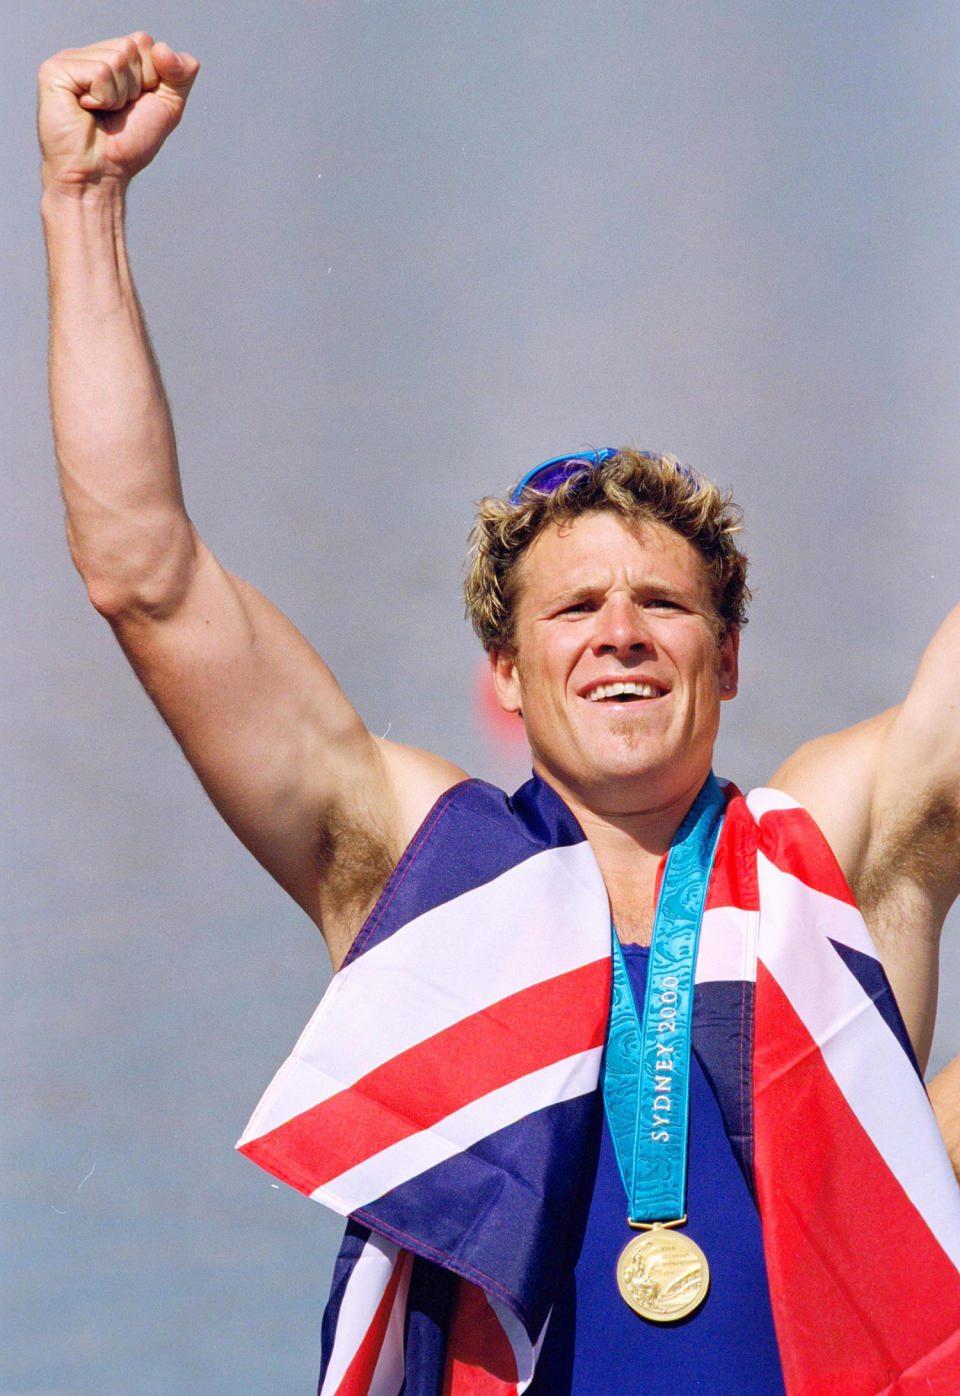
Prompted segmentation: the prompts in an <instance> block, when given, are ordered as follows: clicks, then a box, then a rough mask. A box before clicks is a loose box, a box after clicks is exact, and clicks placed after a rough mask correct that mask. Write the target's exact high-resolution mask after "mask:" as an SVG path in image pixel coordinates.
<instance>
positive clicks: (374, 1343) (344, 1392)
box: [333, 1251, 412, 1396]
mask: <svg viewBox="0 0 960 1396" xmlns="http://www.w3.org/2000/svg"><path fill="white" fill-rule="evenodd" d="M411 1263H412V1257H411V1255H410V1253H409V1251H401V1252H400V1253H399V1255H398V1257H397V1263H396V1265H395V1266H394V1267H393V1274H392V1275H391V1276H390V1278H389V1280H388V1281H387V1285H386V1288H385V1289H384V1291H383V1298H382V1299H381V1300H380V1303H379V1304H378V1305H377V1312H376V1313H375V1314H374V1316H373V1321H372V1322H371V1324H370V1327H369V1328H368V1329H367V1331H366V1333H365V1334H364V1336H363V1341H362V1342H361V1343H360V1346H359V1347H358V1348H357V1350H356V1352H355V1353H354V1355H353V1359H352V1360H351V1363H350V1366H349V1367H348V1368H347V1370H346V1371H345V1372H344V1374H343V1378H342V1380H341V1381H340V1384H339V1386H338V1387H337V1389H336V1391H335V1392H334V1393H333V1396H368V1392H369V1390H370V1383H371V1381H372V1380H373V1374H374V1372H375V1371H376V1368H377V1363H378V1361H379V1360H380V1352H381V1350H382V1348H383V1340H384V1338H385V1337H386V1335H387V1327H388V1326H389V1323H390V1315H391V1313H392V1312H393V1306H394V1303H395V1302H396V1298H397V1289H398V1288H399V1286H400V1281H401V1280H402V1279H403V1276H404V1274H405V1272H406V1271H407V1270H408V1269H409V1267H410V1265H411Z"/></svg>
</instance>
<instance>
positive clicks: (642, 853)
mask: <svg viewBox="0 0 960 1396" xmlns="http://www.w3.org/2000/svg"><path fill="white" fill-rule="evenodd" d="M539 774H540V775H541V777H542V778H543V779H544V780H545V781H547V783H548V784H549V785H552V786H553V788H554V789H555V790H556V791H557V793H558V794H559V795H560V796H561V797H562V799H563V800H564V802H565V803H566V804H567V805H568V806H569V808H570V810H571V811H572V813H573V814H574V815H576V817H577V820H578V821H579V823H580V826H581V828H582V829H583V832H584V834H585V835H586V837H587V840H588V842H589V843H590V847H591V848H592V849H593V853H594V856H595V858H596V860H597V863H598V865H599V868H600V872H601V873H602V875H603V880H604V883H605V884H606V888H607V895H608V897H609V898H610V910H611V914H612V917H613V923H614V925H615V926H616V928H617V934H618V936H619V937H620V939H621V941H623V942H624V943H627V944H637V945H649V944H650V940H651V936H652V934H653V918H654V912H655V909H656V886H657V871H658V869H659V866H660V860H661V859H662V858H663V857H664V855H665V854H666V853H667V852H669V849H670V845H671V843H672V842H673V839H674V835H675V834H676V832H677V830H678V829H679V827H680V825H681V824H682V822H683V819H684V816H685V815H686V813H687V811H688V810H689V809H690V806H691V805H692V804H693V802H694V800H695V799H696V798H697V795H698V794H699V792H700V788H701V786H702V785H703V782H704V780H706V777H707V773H706V772H704V773H703V775H702V776H700V777H698V778H697V779H696V780H695V782H694V783H693V784H692V785H690V786H689V787H687V788H685V789H683V790H682V791H681V792H678V793H675V794H673V795H672V796H671V798H670V799H668V800H666V801H663V802H661V803H652V804H640V803H638V804H637V805H636V807H633V808H631V807H629V806H627V807H626V808H617V807H615V806H613V805H612V803H610V802H608V801H607V800H602V799H597V798H591V799H589V800H584V799H582V798H578V796H577V793H576V792H573V791H569V790H565V789H562V788H558V783H557V782H556V781H554V780H552V779H551V778H550V775H549V774H548V773H546V772H544V771H540V772H539Z"/></svg>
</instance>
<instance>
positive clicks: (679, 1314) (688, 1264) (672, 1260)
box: [617, 1226, 710, 1323]
mask: <svg viewBox="0 0 960 1396" xmlns="http://www.w3.org/2000/svg"><path fill="white" fill-rule="evenodd" d="M617 1285H618V1287H619V1289H620V1293H621V1294H622V1295H623V1297H624V1299H625V1300H626V1302H627V1303H628V1304H629V1305H630V1307H631V1309H633V1310H635V1311H636V1313H638V1314H640V1316H641V1317H642V1318H646V1319H650V1321H651V1322H652V1323H672V1322H674V1320H676V1319H679V1318H685V1317H686V1315H687V1314H691V1313H693V1311H694V1309H696V1308H699V1306H700V1305H701V1304H702V1303H703V1301H704V1299H705V1298H706V1297H707V1289H708V1288H709V1286H710V1267H709V1266H708V1264H707V1257H706V1256H705V1255H704V1253H703V1251H702V1250H701V1249H700V1247H699V1246H698V1245H697V1244H696V1242H695V1241H691V1240H690V1238H689V1237H688V1236H684V1235H682V1234H681V1233H679V1232H677V1231H674V1230H671V1229H668V1228H667V1227H662V1226H655V1227H653V1229H652V1230H650V1231H645V1232H643V1234H642V1235H641V1236H636V1237H634V1239H633V1240H632V1241H628V1242H627V1244H626V1245H625V1246H624V1248H623V1250H622V1251H621V1252H620V1258H619V1260H618V1261H617Z"/></svg>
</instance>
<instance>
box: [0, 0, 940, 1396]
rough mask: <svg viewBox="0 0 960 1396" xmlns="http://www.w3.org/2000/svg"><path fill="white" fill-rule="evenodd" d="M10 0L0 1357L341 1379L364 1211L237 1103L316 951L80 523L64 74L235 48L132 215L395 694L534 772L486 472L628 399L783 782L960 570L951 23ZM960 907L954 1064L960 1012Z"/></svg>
mask: <svg viewBox="0 0 960 1396" xmlns="http://www.w3.org/2000/svg"><path fill="white" fill-rule="evenodd" d="M4 21H5V51H6V52H7V55H8V57H7V98H6V101H5V109H6V112H7V120H6V123H5V125H4V128H3V133H2V138H3V142H4V148H3V157H4V158H3V168H4V169H5V170H6V171H7V179H8V187H7V192H6V197H5V198H4V200H3V202H2V220H3V222H2V225H0V231H2V238H3V247H4V258H3V269H2V272H0V275H2V278H3V292H4V302H3V303H4V307H5V313H4V314H3V316H2V317H0V334H2V336H3V348H4V351H5V352H4V353H3V355H2V364H0V394H2V407H3V422H4V431H3V457H4V466H5V475H6V479H7V485H8V489H7V501H8V502H7V508H6V509H5V510H4V513H3V522H2V528H3V540H2V547H0V583H2V587H3V594H4V600H5V603H6V604H5V606H4V622H3V623H4V626H5V632H4V646H3V649H4V654H5V656H6V673H7V683H6V684H5V685H4V694H3V718H4V725H5V749H6V762H5V767H6V777H5V781H4V790H5V792H6V798H5V801H4V806H5V807H4V810H3V816H4V822H3V851H4V858H5V874H6V875H5V879H4V884H5V895H4V898H3V911H2V921H0V925H2V929H3V936H4V942H5V944H4V951H3V958H4V962H5V982H4V988H3V994H4V1000H3V1014H2V1020H3V1023H4V1028H5V1030H6V1031H5V1036H6V1039H7V1040H6V1044H5V1051H4V1054H3V1056H4V1060H5V1061H6V1063H7V1065H8V1071H9V1075H8V1081H7V1088H6V1090H5V1092H4V1099H5V1101H6V1102H7V1105H6V1110H5V1122H4V1138H5V1148H4V1151H3V1160H4V1172H3V1174H2V1179H3V1182H2V1198H3V1205H4V1210H5V1213H6V1220H5V1222H4V1231H5V1234H6V1236H7V1238H8V1246H9V1247H10V1251H12V1254H10V1253H8V1258H7V1261H6V1263H5V1266H4V1269H5V1276H4V1279H5V1284H6V1285H7V1286H8V1293H7V1297H6V1301H5V1307H4V1315H3V1322H4V1329H5V1331H4V1333H3V1337H2V1341H0V1390H4V1391H11V1392H14V1391H23V1392H26V1391H28V1390H29V1391H30V1392H35V1393H40V1392H43V1393H54V1392H56V1393H67V1392H69V1393H72V1394H75V1393H82V1394H83V1396H87V1393H89V1396H94V1393H96V1396H109V1393H113V1392H117V1393H120V1392H127V1391H129V1390H131V1389H134V1388H135V1389H136V1390H137V1391H138V1392H139V1393H142V1396H170V1393H172V1392H180V1391H191V1392H198V1393H203V1396H217V1394H218V1393H221V1392H222V1393H224V1394H225V1393H227V1392H236V1391H243V1392H256V1393H257V1394H258V1396H261V1393H278V1396H279V1393H283V1396H289V1393H292V1392H295V1391H300V1390H302V1391H309V1390H311V1389H312V1386H311V1383H312V1382H313V1381H314V1380H315V1369H316V1365H317V1352H318V1346H319V1318H320V1313H321V1310H322V1305H323V1300H324V1295H325V1288H326V1280H327V1275H328V1272H329V1265H330V1260H331V1255H332V1251H331V1247H332V1244H333V1238H334V1236H335V1234H336V1233H337V1231H338V1224H337V1223H335V1222H331V1221H330V1220H328V1219H326V1218H325V1217H324V1216H323V1214H322V1213H321V1211H320V1209H319V1208H317V1207H315V1206H313V1205H312V1204H310V1203H308V1202H306V1201H304V1200H303V1199H301V1198H298V1197H296V1196H293V1195H290V1196H287V1195H285V1193H283V1192H282V1191H277V1190H276V1189H274V1188H272V1187H271V1184H270V1182H269V1180H268V1179H267V1178H266V1176H265V1175H261V1174H260V1173H259V1172H258V1170H256V1169H254V1168H252V1167H251V1166H250V1165H249V1164H248V1163H246V1162H245V1161H244V1160H242V1159H240V1158H239V1157H234V1156H233V1154H232V1143H233V1139H234V1138H235V1137H236V1136H237V1135H238V1134H239V1132H240V1129H241V1128H242V1126H243V1124H244V1123H245V1121H246V1118H247V1115H248V1113H249V1110H250V1109H251V1108H252V1106H253V1104H254V1103H255V1101H256V1099H257V1098H258V1095H259V1093H260V1091H261V1089H262V1087H263V1086H264V1085H265V1083H266V1081H267V1080H268V1079H269V1077H270V1075H271V1074H272V1072H273V1070H274V1068H275V1066H276V1065H277V1064H278V1063H279V1061H280V1060H281V1059H282V1057H283V1056H284V1055H285V1053H286V1051H287V1050H288V1048H289V1046H290V1044H291V1043H292V1041H293V1039H294V1038H295V1036H296V1034H297V1033H298V1032H299V1029H300V1027H301V1026H302V1023H303V1022H304V1020H305V1019H306V1017H307V1016H308V1014H309V1012H310V1011H311V1009H312V1007H313V1004H314V1002H315V1000H316V998H317V997H318V996H319V994H320V992H321V990H322V987H323V984H324V982H325V979H326V974H327V970H326V963H325V954H324V952H323V950H322V948H321V947H320V946H319V944H318V940H317V936H316V933H315V931H314V930H313V929H312V927H311V926H310V925H309V924H307V923H306V921H305V918H304V917H303V916H302V915H301V914H300V913H299V912H298V911H297V910H296V908H294V907H293V906H292V904H288V903H287V902H286V900H285V899H284V897H283V896H282V894H281V893H279V892H278V891H277V890H276V889H274V888H273V887H272V885H271V884H270V883H269V881H268V880H267V878H266V877H265V875H263V874H262V873H261V872H260V870H259V869H258V868H257V867H256V865H255V864H254V863H253V862H252V860H250V859H249V857H248V856H247V855H245V854H244V853H243V851H242V850H241V849H239V847H237V846H235V845H234V843H233V841H232V838H231V836H230V835H229V834H228V833H227V832H226V830H224V829H223V828H221V826H220V825H219V823H218V821H217V819H216V817H215V816H214V815H213V814H212V812H211V811H210V810H209V809H208V808H207V806H206V804H205V802H204V799H203V797H202V795H201V793H200V791H199V790H198V788H197V786H196V783H195V781H194V780H193V778H192V776H191V775H190V774H189V772H188V771H187V770H186V768H185V766H184V763H183V761H182V760H181V758H180V757H179V756H178V754H177V753H176V752H175V750H174V749H173V748H172V746H171V744H170V742H169V739H168V738H167V736H166V733H165V732H164V730H163V729H162V726H161V724H160V722H159V720H158V719H157V717H156V716H155V714H154V713H153V712H152V711H151V710H150V709H149V707H148V705H147V703H146V701H145V700H144V699H143V698H142V696H141V695H140V694H139V692H138V691H137V689H136V685H135V683H134V681H133V680H132V678H131V677H130V676H129V675H128V674H127V672H126V670H125V668H124V664H123V662H122V660H121V659H120V657H119V655H118V654H117V653H116V652H115V650H114V648H113V642H112V640H111V638H110V636H109V634H108V632H107V631H106V628H105V627H104V626H103V624H102V622H100V621H99V620H98V619H97V618H96V617H95V616H94V615H93V614H92V613H91V612H90V611H89V609H88V608H87V607H86V604H85V601H84V598H83V595H82V588H81V587H80V584H79V582H78V581H77V580H76V578H75V577H74V575H73V573H72V570H71V567H70V564H69V561H68V559H67V556H66V551H65V547H64V545H63V542H62V524H61V517H60V514H61V510H60V505H59V501H58V498H57V494H56V488H55V485H54V482H53V474H52V468H51V467H52V452H51V446H50V439H49V431H48V426H47V420H46V402H45V382H44V373H45V370H44V333H45V310H44V299H43V262H42V251H41V244H40V236H39V223H38V218H37V212H36V204H37V171H36V163H37V162H36V153H35V147H34V137H33V125H32V123H33V115H32V109H33V81H34V73H35V69H36V67H37V65H38V63H39V62H40V61H41V60H42V59H43V58H44V57H45V56H46V55H47V54H48V53H49V52H52V51H54V50H56V49H58V48H61V47H64V46H67V45H72V44H81V43H85V42H89V41H90V40H92V39H94V38H99V37H103V36H105V35H107V34H109V33H114V32H124V31H126V30H128V29H131V28H134V27H140V26H144V27H147V28H150V29H152V31H153V32H154V33H155V35H156V37H158V38H160V37H162V38H165V39H167V40H168V41H169V42H171V43H172V44H174V45H175V46H176V47H178V48H186V49H189V50H191V51H192V52H194V53H195V54H196V55H197V56H198V57H199V58H200V59H201V62H202V65H203V67H202V71H201V75H200V78H199V80H198V84H197V87H196V89H195V92H194V95H193V97H192V98H191V102H190V105H189V108H188V111H187V115H186V118H185V121H184V123H183V125H182V127H181V129H180V130H179V131H178V132H177V133H176V134H175V136H174V137H173V138H172V139H171V141H170V143H169V146H168V148H167V149H166V150H165V151H164V152H163V154H162V156H161V158H160V159H159V160H158V162H157V165H156V166H155V168H153V169H151V170H150V171H148V172H147V173H146V174H145V175H144V176H142V177H141V179H140V180H139V181H138V186H137V188H136V189H135V192H134V194H133V196H132V203H131V214H130V242H131V247H132V254H133V259H134V265H135V269H136V273H137V277H138V282H139V286H140V291H141V295H142V298H143V301H144V304H145V307H146V311H147V315H148V318H149V321H150V324H151V328H152V331H153V335H154V339H155V342H156V345H157V349H158V352H159V355H160V358H161V360H162V363H163V366H164V372H165V376H166V380H167V384H168V387H169V390H170V395H171V398H172V400H173V405H174V411H175V416H176V421H177V426H178V432H179V440H180V447H181V455H182V460H183V467H184V472H185V475H186V478H187V493H188V500H189V503H190V506H191V510H192V513H193V515H194V518H195V520H196V522H197V523H198V525H199V527H200V528H201V531H202V532H203V533H204V534H205V536H206V537H207V538H208V540H209V541H210V542H211V544H212V545H213V546H214V548H215V549H216V551H217V552H218V553H219V554H220V556H221V557H222V558H223V560H224V561H225V562H226V563H227V565H228V566H230V567H232V568H233V569H235V570H239V571H241V572H243V573H244V574H245V575H246V576H248V577H249V578H250V579H251V580H252V581H253V582H255V583H256V584H257V585H258V586H260V587H261V588H262V589H263V590H265V591H266V592H267V593H268V594H269V595H270V596H272V597H273V598H274V599H275V600H276V601H277V602H278V603H279V604H280V605H281V606H282V607H283V608H284V609H285V610H287V611H288V612H289V613H290V614H291V615H292V616H293V618H294V619H295V620H296V622H297V623H298V624H299V625H300V626H301V628H302V629H303V630H304V631H305V632H306V634H307V635H308V637H309V638H310V639H311V640H312V641H313V642H314V643H315V644H316V645H317V646H318V648H320V649H321V650H322V652H323V653H324V654H325V655H326V657H327V658H328V659H329V660H330V662H331V663H332V665H333V667H334V670H335V672H336V673H337V675H338V677H339V678H340V680H341V682H342V684H343V685H344V687H345V688H346V690H347V692H348V693H349V694H350V695H351V696H352V697H353V699H354V700H355V701H356V703H357V704H358V706H359V707H360V709H361V711H362V713H363V714H364V716H365V717H366V719H367V720H368V722H369V723H370V724H371V725H372V726H373V727H375V728H376V729H377V730H379V731H384V730H385V729H386V728H387V726H388V724H389V725H390V730H391V735H392V736H395V737H397V738H399V739H401V740H404V741H409V742H413V743H415V744H419V745H423V746H428V747H435V748H436V749H438V750H441V751H443V752H444V753H445V754H446V755H448V756H451V757H452V758H454V759H455V760H457V761H458V762H460V763H462V764H463V765H465V766H467V767H468V768H470V769H471V770H473V771H475V772H476V773H477V774H481V775H486V776H490V777H493V778H495V779H502V780H505V781H508V780H511V779H513V778H514V777H516V778H517V779H520V778H522V761H521V760H520V759H519V758H518V756H517V754H516V753H515V752H514V753H512V754H508V753H503V752H498V751H497V750H495V749H494V747H493V746H492V744H491V743H490V741H489V740H488V739H486V738H485V737H484V736H483V735H482V733H481V731H480V730H479V728H478V725H477V721H476V717H475V715H474V713H473V711H472V701H471V693H472V687H473V684H474V680H475V673H476V665H477V662H478V656H477V649H476V645H475V642H474V640H473V638H472V636H471V634H470V632H469V630H468V629H467V627H466V626H465V625H464V624H463V622H462V619H461V602H460V597H459V586H460V577H461V571H460V568H461V558H462V555H463V551H464V547H465V539H466V533H467V530H468V528H469V523H470V516H471V511H472V505H473V502H474V501H475V500H476V499H477V498H478V497H479V496H480V495H481V494H483V493H485V492H488V491H499V490H502V489H503V488H504V487H506V486H507V485H508V484H509V483H511V482H512V480H514V479H515V478H516V477H517V476H519V474H521V473H522V471H523V470H524V469H525V468H526V467H527V466H528V465H530V464H532V463H534V462H536V461H537V460H539V459H542V458H544V457H546V456H549V455H552V454H555V453H556V452H559V451H563V450H565V449H568V448H574V447H578V446H581V445H583V444H588V443H593V444H605V443H611V444H617V443H620V442H624V441H637V442H639V443H640V444H641V445H643V446H649V447H654V448H659V449H665V450H672V451H674V452H676V453H677V454H678V455H680V456H681V457H683V458H684V459H686V460H688V461H689V462H690V463H691V464H693V465H695V466H698V467H700V468H702V469H704V470H706V471H707V472H708V473H710V474H713V475H714V476H715V477H716V478H718V479H719V480H720V481H721V482H723V483H725V484H727V485H730V486H732V487H733V488H734V490H735V493H736V495H737V497H738V498H739V499H740V500H741V502H742V503H743V505H744V507H745V509H746V511H747V522H748V542H749V546H750V551H751V555H752V557H753V559H754V564H753V584H754V587H755V592H756V598H755V604H754V609H753V620H752V623H751V625H750V627H749V629H748V630H747V632H746V634H745V636H744V651H743V657H744V684H743V692H742V696H741V697H740V698H739V699H738V700H737V703H736V704H735V705H732V710H731V708H729V707H728V709H727V712H726V714H725V717H726V719H727V721H728V723H729V729H728V731H727V733H726V734H725V736H724V738H723V741H722V747H721V760H720V761H719V763H718V765H719V769H720V770H721V771H722V772H723V773H725V774H728V775H730V776H732V777H734V778H735V779H737V780H738V781H739V782H740V783H742V784H745V785H750V784H756V783H758V782H762V780H763V779H764V777H765V776H768V775H769V774H770V773H771V771H772V770H773V769H774V768H775V767H776V765H777V764H778V763H779V761H780V759H781V758H782V757H783V756H784V755H785V754H786V753H787V752H789V751H790V750H791V749H792V748H794V747H795V746H796V745H798V744H799V743H800V742H801V741H803V740H804V739H806V738H807V737H810V736H813V735H816V734H818V733H821V732H824V731H827V730H831V729H833V728H836V727H838V726H841V725H844V724H847V723H849V722H852V721H855V720H856V719H858V718H860V717H864V716H868V715H869V714H871V713H873V712H875V711H877V710H879V709H880V708H882V707H885V706H888V705H890V704H892V703H894V702H896V701H898V700H899V698H900V697H902V695H903V692H904V689H905V686H906V684H907V683H908V682H909V678H910V676H911V674H912V672H913V669H914V667H915V665H916V661H917V659H918V657H919V655H920V653H921V651H922V648H923V645H924V643H925V641H926V639H927V638H928V636H929V635H930V634H931V633H932V631H933V629H934V628H935V626H936V624H937V622H938V621H939V619H940V618H941V617H942V615H943V614H944V613H945V612H946V610H947V609H948V607H949V606H950V605H951V603H952V602H953V601H954V599H955V597H956V593H957V582H958V570H960V569H958V564H957V546H956V532H957V515H958V505H957V494H958V491H957V486H956V477H957V467H956V442H957V440H958V436H960V433H958V415H960V414H958V392H957V386H956V383H957V373H956V367H957V342H958V336H957V327H956V316H957V306H958V302H960V297H958V289H960V287H958V283H960V257H958V243H957V235H956V228H957V223H958V214H960V207H958V205H960V174H958V170H957V159H956V152H957V148H958V130H957V127H958V119H957V118H958V110H957V107H958V95H957V94H958V92H960V82H958V77H960V72H958V68H960V64H958V60H957V53H958V38H960V34H958V28H960V18H958V13H957V10H956V6H954V5H949V4H946V3H941V0H924V3H923V4H920V3H899V4H890V3H872V4H870V5H866V4H863V3H858V2H857V0H853V2H851V0H844V3H840V2H839V0H837V2H836V3H827V4H820V5H815V6H799V5H790V4H784V3H777V0H754V2H753V3H750V2H749V0H732V2H731V3H728V4H724V5H722V6H718V5H716V4H707V3H702V0H690V3H682V2H681V3H677V4H674V5H671V6H669V7H664V6H653V5H646V4H642V3H637V0H632V3H625V0H624V2H623V3H617V2H616V0H598V2H597V3H592V4H591V3H580V4H575V3H571V2H570V0H559V3H553V4H549V5H548V4H546V3H542V0H529V2H528V3H524V4H517V3H515V0H513V2H512V3H506V0H485V2H484V3H482V4H481V3H475V2H474V0H466V2H465V3H458V4H453V3H450V2H449V0H433V3H426V0H411V2H410V3H408V4H406V5H403V6H398V5H395V4H393V5H391V4H388V3H386V0H313V2H312V3H308V0H281V2H280V3H275V4H273V5H271V6H269V7H268V6H253V5H241V6H239V7H238V6H237V5H236V4H231V5H227V4H225V3H223V0H204V3H203V4H199V3H191V2H190V0H170V3H159V0H155V2H154V3H150V0H144V3H143V4H142V5H141V6H140V7H132V6H131V5H130V4H129V3H122V4H121V3H117V0H99V2H97V3H95V2H94V0H69V3H68V2H67V0H32V2H31V3H30V4H29V5H28V4H25V3H24V4H16V3H10V4H8V5H7V6H6V7H5V14H4ZM949 931H950V936H949V943H948V949H947V954H946V959H945V964H946V966H947V969H946V972H945V976H944V993H943V1009H942V1014H941V1027H940V1031H939V1035H938V1039H937V1058H938V1059H942V1058H943V1056H944V1055H945V1054H946V1052H947V1051H948V1050H950V1049H951V1048H955V1047H957V1046H960V981H958V968H960V950H958V948H957V939H958V935H957V933H958V924H957V920H956V918H954V921H953V924H952V925H951V926H950V928H949ZM91 1170H92V1171H91Z"/></svg>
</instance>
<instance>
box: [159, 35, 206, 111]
mask: <svg viewBox="0 0 960 1396" xmlns="http://www.w3.org/2000/svg"><path fill="white" fill-rule="evenodd" d="M150 57H151V59H152V60H153V66H154V69H155V70H156V74H157V77H158V78H159V80H160V86H161V87H165V88H167V89H168V91H170V92H172V93H174V94H176V96H177V97H179V99H180V101H181V102H185V101H186V100H187V95H188V93H189V91H190V89H191V87H192V86H193V83H194V79H195V78H196V76H197V74H198V73H199V71H200V64H199V63H198V62H197V60H196V59H195V58H194V57H193V56H192V55H191V54H189V53H176V52H175V51H174V50H173V49H172V48H171V47H170V45H169V44H154V46H153V49H152V51H151V54H150Z"/></svg>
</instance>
